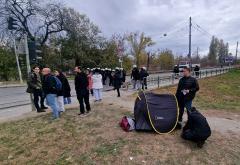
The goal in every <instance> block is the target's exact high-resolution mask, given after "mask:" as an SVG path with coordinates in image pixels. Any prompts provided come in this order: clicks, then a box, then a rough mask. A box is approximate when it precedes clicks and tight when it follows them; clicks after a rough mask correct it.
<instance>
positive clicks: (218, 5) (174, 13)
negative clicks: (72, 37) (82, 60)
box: [65, 0, 240, 55]
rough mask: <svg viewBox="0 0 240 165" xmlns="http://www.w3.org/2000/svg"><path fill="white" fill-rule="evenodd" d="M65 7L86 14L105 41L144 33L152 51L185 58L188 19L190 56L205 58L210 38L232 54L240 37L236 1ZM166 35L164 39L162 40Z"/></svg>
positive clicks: (157, 0) (74, 2)
mask: <svg viewBox="0 0 240 165" xmlns="http://www.w3.org/2000/svg"><path fill="white" fill-rule="evenodd" d="M65 3H66V4H67V5H68V6H70V7H73V8H75V9H76V10H77V11H79V12H80V13H84V14H86V15H87V16H88V17H89V18H90V19H91V20H92V22H94V23H95V24H96V25H98V26H99V27H100V29H101V31H102V33H103V35H104V36H106V37H110V36H111V35H112V34H114V33H125V32H135V31H139V32H144V33H145V34H146V35H148V36H151V37H152V38H153V40H154V41H155V42H156V45H155V46H154V47H153V48H151V49H152V50H157V49H165V48H169V49H171V50H173V51H174V52H175V53H177V54H183V55H186V54H187V53H188V25H189V23H188V19H189V16H191V17H192V20H193V26H194V27H193V29H192V52H193V53H194V52H195V51H196V49H197V47H199V51H200V54H201V55H203V54H206V53H207V52H208V47H209V43H210V40H211V35H215V36H217V37H218V38H222V39H223V40H224V41H225V42H229V45H230V51H231V52H232V53H234V54H235V49H236V42H237V40H238V39H239V36H240V30H239V27H240V19H239V18H240V15H239V12H240V4H239V0H68V1H65ZM196 24H197V25H199V26H200V27H201V28H202V29H203V30H202V32H199V30H200V29H199V28H198V27H197V25H196ZM197 29H198V30H197ZM200 31H201V30H200ZM165 33H166V34H167V36H166V37H163V34H165Z"/></svg>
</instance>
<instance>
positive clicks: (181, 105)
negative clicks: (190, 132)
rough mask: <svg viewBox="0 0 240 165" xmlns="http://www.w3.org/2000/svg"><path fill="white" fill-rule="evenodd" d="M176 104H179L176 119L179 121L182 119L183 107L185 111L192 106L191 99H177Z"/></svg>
mask: <svg viewBox="0 0 240 165" xmlns="http://www.w3.org/2000/svg"><path fill="white" fill-rule="evenodd" d="M178 106H179V111H180V112H179V118H178V121H179V122H181V121H182V117H183V113H184V108H186V109H187V113H188V111H190V110H191V108H192V100H189V101H178Z"/></svg>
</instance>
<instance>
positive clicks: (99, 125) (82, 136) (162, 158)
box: [0, 70, 240, 165]
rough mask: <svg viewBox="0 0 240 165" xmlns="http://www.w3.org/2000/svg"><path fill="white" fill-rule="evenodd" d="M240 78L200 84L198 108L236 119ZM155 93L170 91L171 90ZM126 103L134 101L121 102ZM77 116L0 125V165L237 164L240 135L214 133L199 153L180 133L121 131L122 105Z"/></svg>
mask: <svg viewBox="0 0 240 165" xmlns="http://www.w3.org/2000/svg"><path fill="white" fill-rule="evenodd" d="M239 75H240V71H239V70H236V71H232V72H231V73H228V74H226V75H222V76H218V77H214V78H207V79H204V80H201V81H200V87H201V91H200V92H199V94H198V95H197V99H196V102H195V104H196V105H197V107H199V108H200V109H204V110H215V111H217V112H219V113H221V112H225V111H233V112H231V113H234V114H239V112H240V103H239V99H240V93H239V92H240V87H239V86H240V83H239V82H240V76H239ZM156 91H157V92H175V87H171V88H164V89H163V88H162V89H158V90H156ZM113 99H115V98H113ZM115 101H117V100H113V103H114V102H115ZM127 101H129V102H131V101H133V99H132V98H131V97H129V98H125V99H124V101H123V102H126V103H127ZM229 102H230V103H229ZM218 110H221V111H218ZM77 113H78V110H77V109H72V110H68V111H66V113H65V114H64V115H63V116H62V117H61V119H60V120H56V121H51V120H50V118H51V116H50V114H47V115H41V116H39V117H35V118H29V119H24V120H20V121H14V122H8V123H3V124H0V164H17V165H19V164H20V165H21V164H24V165H25V164H41V165H44V164H64V165H65V164H83V165H88V164H89V165H90V164H100V165H101V164H116V165H118V164H123V165H126V164H156V165H158V164H191V165H192V164H197V165H199V164H240V145H239V141H240V136H239V134H235V133H232V132H229V133H228V134H223V133H221V132H218V131H213V134H212V136H211V137H210V138H209V139H208V141H207V143H206V145H205V146H204V147H203V148H202V149H198V148H197V147H196V145H195V144H193V143H191V142H187V141H184V140H182V139H181V138H180V134H181V131H174V132H173V133H171V134H167V135H157V134H155V133H137V132H130V133H126V132H124V131H122V130H121V128H119V126H118V122H119V121H120V119H121V118H122V116H123V115H130V114H131V113H132V112H131V111H130V110H129V109H128V108H126V107H125V106H124V104H123V105H122V106H121V107H120V106H118V105H116V104H109V103H106V102H105V103H101V104H95V105H94V106H93V112H92V113H91V114H90V115H89V116H87V117H85V118H79V116H78V115H77Z"/></svg>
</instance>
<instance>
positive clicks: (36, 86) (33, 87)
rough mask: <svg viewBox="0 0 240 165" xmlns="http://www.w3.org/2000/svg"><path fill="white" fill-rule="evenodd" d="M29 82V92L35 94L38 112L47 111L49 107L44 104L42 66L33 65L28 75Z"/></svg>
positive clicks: (34, 99) (34, 98) (35, 104)
mask: <svg viewBox="0 0 240 165" xmlns="http://www.w3.org/2000/svg"><path fill="white" fill-rule="evenodd" d="M27 84H28V88H27V92H28V93H32V94H33V101H34V106H35V108H36V110H37V112H38V113H40V112H45V110H44V109H47V107H45V106H44V96H43V89H42V79H41V75H40V68H39V67H38V66H34V67H33V69H32V72H31V73H30V74H29V76H28V80H27ZM39 98H40V106H39Z"/></svg>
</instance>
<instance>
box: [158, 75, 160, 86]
mask: <svg viewBox="0 0 240 165" xmlns="http://www.w3.org/2000/svg"><path fill="white" fill-rule="evenodd" d="M159 87H160V77H159V76H158V88H159Z"/></svg>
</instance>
